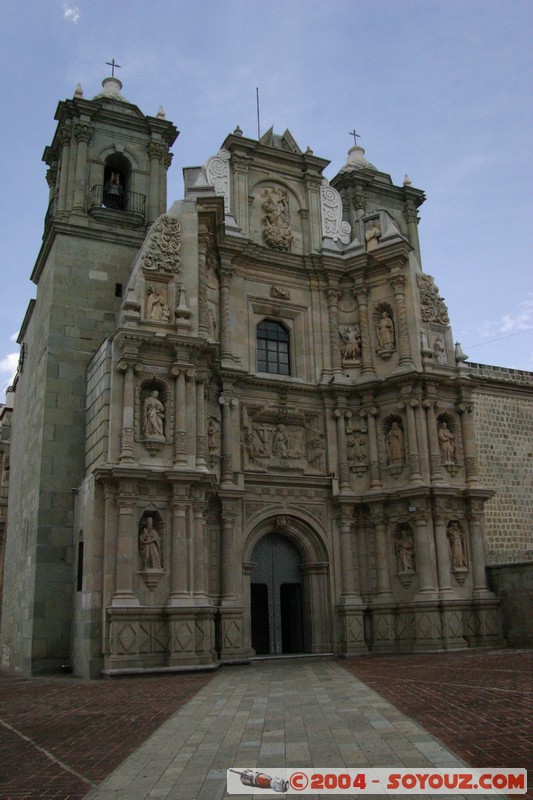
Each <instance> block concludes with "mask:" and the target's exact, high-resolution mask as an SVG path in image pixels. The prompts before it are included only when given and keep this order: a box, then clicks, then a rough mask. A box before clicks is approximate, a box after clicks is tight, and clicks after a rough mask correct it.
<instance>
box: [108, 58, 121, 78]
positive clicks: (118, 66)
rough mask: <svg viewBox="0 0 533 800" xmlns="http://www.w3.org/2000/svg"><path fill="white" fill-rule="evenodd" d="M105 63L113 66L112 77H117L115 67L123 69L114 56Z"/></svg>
mask: <svg viewBox="0 0 533 800" xmlns="http://www.w3.org/2000/svg"><path fill="white" fill-rule="evenodd" d="M105 63H106V64H108V65H109V66H110V67H111V77H112V78H114V77H115V69H122V67H121V66H120V64H117V62H116V61H115V59H114V58H112V59H111V61H106V62H105Z"/></svg>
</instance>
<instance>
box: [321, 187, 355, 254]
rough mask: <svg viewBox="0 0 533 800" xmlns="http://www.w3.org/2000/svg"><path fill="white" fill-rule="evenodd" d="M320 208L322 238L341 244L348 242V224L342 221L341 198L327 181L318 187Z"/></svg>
mask: <svg viewBox="0 0 533 800" xmlns="http://www.w3.org/2000/svg"><path fill="white" fill-rule="evenodd" d="M320 207H321V211H322V237H323V238H324V239H333V241H334V242H336V241H338V240H340V241H341V242H342V243H343V244H348V243H349V241H350V224H349V223H348V222H343V220H342V200H341V196H340V194H339V193H338V191H337V190H336V189H334V188H333V186H330V185H329V183H328V181H327V180H324V181H322V185H321V187H320Z"/></svg>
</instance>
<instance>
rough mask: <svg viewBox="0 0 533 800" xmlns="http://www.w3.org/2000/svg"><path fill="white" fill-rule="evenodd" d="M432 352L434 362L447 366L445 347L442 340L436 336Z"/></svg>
mask: <svg viewBox="0 0 533 800" xmlns="http://www.w3.org/2000/svg"><path fill="white" fill-rule="evenodd" d="M434 352H435V361H436V362H437V364H447V363H448V356H447V355H446V345H445V344H444V339H442V337H440V336H438V337H437V338H436V339H435V344H434Z"/></svg>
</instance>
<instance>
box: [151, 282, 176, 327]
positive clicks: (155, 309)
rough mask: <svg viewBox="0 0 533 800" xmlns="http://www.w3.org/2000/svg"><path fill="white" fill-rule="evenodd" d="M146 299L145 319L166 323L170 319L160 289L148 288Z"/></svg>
mask: <svg viewBox="0 0 533 800" xmlns="http://www.w3.org/2000/svg"><path fill="white" fill-rule="evenodd" d="M147 294H148V299H147V301H146V317H147V319H153V320H156V321H157V322H168V321H169V319H170V311H169V308H168V306H167V304H166V303H165V301H164V298H163V295H162V294H161V290H160V289H154V287H153V286H149V287H148V289H147Z"/></svg>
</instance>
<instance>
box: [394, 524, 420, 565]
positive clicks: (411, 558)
mask: <svg viewBox="0 0 533 800" xmlns="http://www.w3.org/2000/svg"><path fill="white" fill-rule="evenodd" d="M394 549H395V551H396V564H397V568H398V572H415V570H416V565H415V543H414V539H413V533H412V531H411V529H410V528H405V530H403V531H402V532H401V533H400V534H398V535H397V536H396V537H395V542H394Z"/></svg>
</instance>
